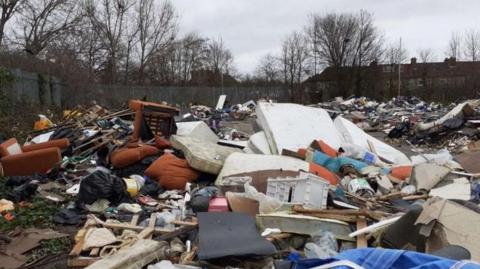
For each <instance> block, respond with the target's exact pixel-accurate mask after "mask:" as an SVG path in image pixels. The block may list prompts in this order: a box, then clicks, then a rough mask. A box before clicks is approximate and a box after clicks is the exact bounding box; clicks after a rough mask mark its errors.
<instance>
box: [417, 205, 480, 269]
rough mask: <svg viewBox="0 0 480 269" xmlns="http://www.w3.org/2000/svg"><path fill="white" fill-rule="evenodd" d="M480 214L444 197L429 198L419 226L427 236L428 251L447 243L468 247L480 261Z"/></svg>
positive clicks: (419, 219)
mask: <svg viewBox="0 0 480 269" xmlns="http://www.w3.org/2000/svg"><path fill="white" fill-rule="evenodd" d="M478 223H480V214H479V213H477V212H475V211H473V210H471V209H469V208H467V207H465V206H462V205H459V204H457V203H455V202H452V201H448V200H445V199H441V198H438V197H436V198H433V199H430V200H428V201H427V202H426V203H425V204H424V206H423V211H422V213H421V214H420V216H419V217H418V219H417V221H416V222H415V225H417V224H421V225H422V228H421V229H420V233H422V234H423V235H425V236H427V237H428V238H427V249H426V250H427V252H428V253H430V252H432V251H435V250H438V249H441V248H443V247H444V246H447V245H458V246H462V247H464V248H466V249H467V250H469V251H470V253H471V255H472V260H474V261H476V262H480V251H479V249H480V226H479V225H477V224H478Z"/></svg>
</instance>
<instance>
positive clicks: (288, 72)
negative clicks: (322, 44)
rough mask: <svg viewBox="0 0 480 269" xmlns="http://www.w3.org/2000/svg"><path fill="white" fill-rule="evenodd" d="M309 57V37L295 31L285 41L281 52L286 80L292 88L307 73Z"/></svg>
mask: <svg viewBox="0 0 480 269" xmlns="http://www.w3.org/2000/svg"><path fill="white" fill-rule="evenodd" d="M307 58H308V44H307V38H306V37H305V36H304V35H302V34H301V33H299V32H293V33H292V34H291V35H289V36H288V37H287V38H286V39H285V40H284V41H283V43H282V54H281V61H282V66H283V77H284V82H285V84H286V85H288V86H289V87H290V88H291V89H294V87H295V86H296V85H297V84H299V83H300V82H301V81H302V79H303V77H304V75H305V74H306V73H307V68H306V63H307Z"/></svg>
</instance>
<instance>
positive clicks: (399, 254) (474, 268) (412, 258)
mask: <svg viewBox="0 0 480 269" xmlns="http://www.w3.org/2000/svg"><path fill="white" fill-rule="evenodd" d="M338 260H349V261H352V262H354V263H356V264H358V265H360V266H362V267H364V268H365V269H377V268H382V269H383V268H391V269H450V268H452V269H480V265H479V264H477V263H474V262H467V261H455V260H450V259H445V258H441V257H437V256H433V255H429V254H425V253H420V252H415V251H405V250H397V249H380V248H360V249H353V250H347V251H344V252H342V253H340V254H338V255H337V256H335V257H334V258H332V259H325V260H321V259H308V260H301V261H298V262H296V263H294V266H293V267H292V268H294V269H307V268H312V267H315V266H319V265H323V264H328V263H331V262H334V261H338ZM335 268H339V269H340V268H341V269H343V268H349V267H344V266H341V267H335Z"/></svg>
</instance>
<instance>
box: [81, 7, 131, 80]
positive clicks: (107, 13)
mask: <svg viewBox="0 0 480 269" xmlns="http://www.w3.org/2000/svg"><path fill="white" fill-rule="evenodd" d="M97 2H98V1H93V0H85V1H84V10H85V13H86V16H88V18H89V20H90V23H91V24H92V27H93V30H94V31H95V32H96V33H97V34H98V35H99V36H100V37H102V39H101V41H102V43H103V45H104V46H105V48H106V49H107V52H108V59H107V62H106V63H105V64H104V66H105V70H106V71H107V73H108V74H109V75H108V76H107V78H108V79H106V80H107V81H109V82H111V83H115V82H116V81H117V69H118V66H117V65H118V62H119V58H120V56H121V55H120V54H121V49H122V45H123V44H122V43H121V42H122V37H123V34H124V33H123V30H124V23H125V21H124V20H125V17H126V13H127V11H128V10H129V9H130V8H131V7H132V6H133V3H132V1H131V0H101V2H100V4H98V5H97V4H96V3H97Z"/></svg>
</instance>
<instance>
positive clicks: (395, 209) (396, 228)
mask: <svg viewBox="0 0 480 269" xmlns="http://www.w3.org/2000/svg"><path fill="white" fill-rule="evenodd" d="M225 99H226V97H222V96H221V97H220V100H219V104H218V105H217V107H216V108H215V110H211V109H209V108H208V107H199V106H195V107H194V108H193V107H192V108H191V109H192V112H191V113H189V114H190V115H187V116H185V115H184V116H179V114H180V110H179V109H177V108H175V107H171V106H168V105H165V104H157V103H151V102H144V101H138V100H131V101H130V102H129V107H128V108H126V109H122V110H119V111H116V112H111V111H108V110H107V109H105V108H102V107H100V106H97V105H94V106H93V107H90V108H88V109H79V110H74V111H66V112H65V117H64V120H63V121H62V122H60V123H57V124H56V125H55V124H53V123H51V124H46V125H42V127H41V128H37V129H38V130H37V131H36V133H35V135H34V136H32V138H31V139H30V140H29V141H27V143H26V144H25V145H23V146H21V145H20V144H19V143H18V141H16V140H15V139H14V138H12V139H9V140H7V141H5V142H3V144H1V145H0V153H1V157H2V158H1V159H0V162H1V164H2V166H3V173H4V176H5V177H6V178H5V180H6V181H7V184H8V185H10V186H13V187H14V188H13V190H14V191H12V192H11V193H9V194H8V197H0V198H4V199H3V200H0V211H1V212H2V216H4V219H5V220H3V219H2V220H1V221H8V220H7V218H6V217H7V216H9V218H10V219H11V218H15V217H16V216H12V215H11V212H12V211H13V210H14V208H15V207H17V206H19V204H20V203H21V202H23V201H25V200H28V199H29V198H30V197H31V196H32V195H33V194H35V193H39V194H40V195H41V196H42V197H44V198H45V199H47V200H49V201H52V202H55V203H58V204H60V205H62V207H61V209H60V210H59V211H58V212H57V213H56V214H55V215H54V216H53V220H54V222H55V223H57V224H58V225H76V227H80V229H79V230H78V231H77V233H76V235H75V237H74V239H75V244H74V246H73V248H72V249H71V251H70V253H69V254H68V266H70V267H86V268H148V269H159V268H225V267H229V268H335V267H339V266H343V267H341V268H480V265H479V264H478V263H476V262H479V261H480V233H478V228H477V227H478V226H477V225H475V224H476V223H477V224H478V223H480V208H479V206H478V203H479V202H480V181H479V177H480V168H478V165H476V164H477V163H478V162H479V161H480V151H478V150H477V147H473V148H471V147H462V148H460V147H459V148H457V150H460V149H461V150H462V151H461V152H460V151H456V152H451V151H449V150H448V147H444V148H442V149H440V150H432V152H429V153H426V152H420V151H418V152H419V154H415V155H407V154H405V153H403V152H402V151H400V150H398V149H397V148H395V147H393V146H391V145H389V144H387V143H386V142H385V141H384V140H383V139H381V138H378V136H377V137H376V136H373V135H371V134H369V133H367V132H366V131H365V130H369V131H372V130H371V129H372V128H377V130H380V131H385V130H386V129H385V128H387V125H389V127H388V128H390V130H389V131H388V132H387V133H385V134H383V136H391V135H390V134H391V132H392V130H396V129H397V128H396V126H397V125H398V124H399V123H401V122H404V119H403V118H402V117H406V118H407V119H408V121H409V130H408V132H405V133H404V132H403V131H401V130H399V131H398V132H400V133H401V136H398V137H395V139H399V138H403V139H409V140H408V141H410V140H411V139H412V138H417V140H416V141H415V143H414V142H410V143H412V144H418V143H420V142H421V141H427V142H422V143H434V142H436V140H434V139H433V137H434V136H442V135H443V133H444V132H445V133H450V132H451V131H453V130H455V132H458V130H460V129H461V128H464V126H465V125H468V124H474V123H475V121H476V120H475V118H476V117H478V112H477V110H476V108H477V105H476V104H477V102H476V101H469V102H465V103H462V104H458V105H455V106H453V107H452V109H451V110H450V111H447V107H444V106H440V105H435V104H426V103H424V102H421V101H419V100H417V99H395V100H392V101H391V102H388V103H382V104H380V103H377V102H374V101H368V100H367V99H362V98H360V99H349V100H347V101H342V100H339V99H337V100H335V101H333V102H329V103H324V104H320V105H316V106H303V105H299V104H290V103H272V102H263V101H260V102H257V103H254V102H247V103H246V104H243V105H237V106H236V108H235V110H233V108H232V109H231V110H232V111H234V112H235V113H244V112H245V113H246V114H248V117H247V118H243V121H239V122H237V123H238V124H240V123H242V124H246V123H250V122H251V121H250V120H251V119H255V121H256V122H254V123H252V124H254V125H255V128H252V130H256V132H252V133H243V132H240V131H238V132H237V133H238V134H236V135H233V133H231V135H230V137H226V136H225V133H224V132H218V130H220V127H221V125H222V123H223V122H224V121H231V119H227V118H222V117H219V118H216V120H218V121H217V122H216V123H215V124H212V123H211V122H212V121H211V119H212V118H215V117H214V115H215V113H216V112H217V111H225V109H223V107H224V103H225ZM338 104H340V105H338ZM234 107H235V106H234ZM193 111H195V113H193ZM206 111H209V112H208V113H207V112H206ZM230 112H231V111H230ZM230 112H228V113H230ZM221 113H223V112H221ZM434 114H435V115H436V116H434ZM192 117H193V119H192ZM414 119H415V120H414ZM41 120H45V119H43V118H42V119H41ZM413 122H415V124H413ZM367 125H368V126H367ZM472 126H473V125H472ZM392 128H393V129H392ZM232 129H234V128H232ZM420 132H423V134H422V135H423V136H422V138H421V139H420V138H419V137H420ZM240 133H241V136H240V135H239V134H240ZM446 136H448V137H450V138H449V139H452V136H450V135H446ZM422 139H423V140H422ZM469 139H470V141H469V143H470V144H469V145H471V144H475V145H476V144H477V142H476V141H475V140H474V137H473V136H471V137H469ZM387 140H388V139H387ZM420 144H421V143H420ZM428 145H430V144H428ZM479 145H480V144H479ZM415 148H417V147H415ZM417 149H418V148H417ZM28 232H30V233H38V231H37V230H34V231H24V233H28ZM49 232H50V233H46V234H47V235H49V236H47V235H45V236H43V237H42V236H33V237H34V238H36V239H37V240H38V241H40V240H43V238H57V237H62V236H66V235H65V234H63V233H57V232H54V231H50V230H49ZM19 236H22V235H19ZM23 236H26V235H23ZM10 240H11V242H10V243H8V244H3V245H0V248H1V249H2V251H1V252H0V264H1V265H2V266H4V267H5V268H18V267H20V266H21V265H23V264H24V263H25V262H26V260H25V257H24V256H22V255H24V253H25V252H26V251H27V250H28V249H26V248H14V245H12V244H13V242H14V241H15V240H19V239H18V237H15V238H10ZM17 245H18V244H17ZM20 245H21V244H20ZM12 249H14V250H15V251H12ZM29 249H31V248H29Z"/></svg>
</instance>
